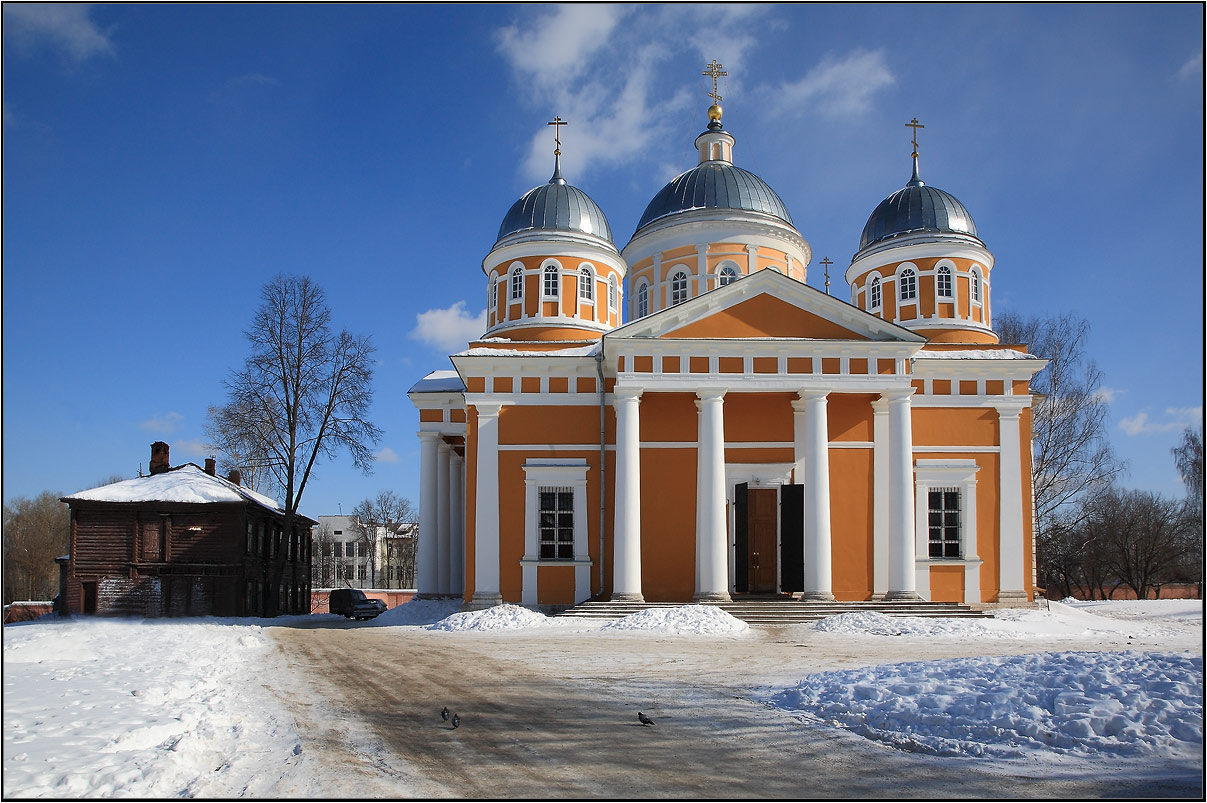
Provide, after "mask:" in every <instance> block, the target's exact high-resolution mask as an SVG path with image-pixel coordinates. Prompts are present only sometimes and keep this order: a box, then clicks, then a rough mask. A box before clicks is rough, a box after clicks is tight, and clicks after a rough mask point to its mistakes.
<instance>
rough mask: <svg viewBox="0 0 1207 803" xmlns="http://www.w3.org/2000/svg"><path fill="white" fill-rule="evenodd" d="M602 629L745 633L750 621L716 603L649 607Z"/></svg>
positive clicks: (614, 621)
mask: <svg viewBox="0 0 1207 803" xmlns="http://www.w3.org/2000/svg"><path fill="white" fill-rule="evenodd" d="M600 630H654V631H657V632H659V633H671V634H675V635H693V636H694V635H699V636H721V635H728V634H731V633H745V632H746V631H748V630H750V625H748V624H746V623H745V622H743V621H742V620H741V619H738V618H736V617H733V616H731V615H729V614H728V613H726V612H725V611H723V610H721V609H720V608H717V607H714V606H712V605H684V606H681V607H678V608H647V609H645V610H644V611H638V612H637V613H631V614H629V615H628V616H625V617H624V618H622V619H615V620H613V621H611V622H608V623H607V624H605V625H603V626H602V627H601V628H600Z"/></svg>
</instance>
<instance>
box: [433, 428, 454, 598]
mask: <svg viewBox="0 0 1207 803" xmlns="http://www.w3.org/2000/svg"><path fill="white" fill-rule="evenodd" d="M450 451H452V449H451V447H450V446H449V445H448V444H447V443H446V442H444V441H443V440H441V441H440V447H439V451H438V452H437V453H436V512H437V516H438V520H437V522H436V532H437V533H438V536H437V539H438V540H437V548H436V555H437V569H436V593H438V594H439V595H440V596H442V597H447V596H448V593H449V562H448V560H449V534H450V532H451V530H450V528H449V476H448V471H449V469H448V455H449V452H450Z"/></svg>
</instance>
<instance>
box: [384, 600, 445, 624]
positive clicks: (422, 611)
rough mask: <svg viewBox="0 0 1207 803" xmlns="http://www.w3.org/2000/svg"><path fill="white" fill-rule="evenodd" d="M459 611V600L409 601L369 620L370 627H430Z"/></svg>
mask: <svg viewBox="0 0 1207 803" xmlns="http://www.w3.org/2000/svg"><path fill="white" fill-rule="evenodd" d="M459 610H461V600H459V599H410V600H407V601H406V602H404V603H403V604H401V605H398V606H396V607H393V608H390V610H388V611H386V612H385V613H383V614H381V615H380V616H378V617H377V618H375V619H373V620H371V622H370V623H369V624H372V625H430V624H432V623H433V622H439V621H440V620H441V619H444V618H445V617H446V616H448V615H450V614H454V613H456V612H457V611H459Z"/></svg>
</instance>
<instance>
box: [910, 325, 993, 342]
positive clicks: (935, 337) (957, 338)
mask: <svg viewBox="0 0 1207 803" xmlns="http://www.w3.org/2000/svg"><path fill="white" fill-rule="evenodd" d="M914 331H915V332H917V333H918V334H920V335H922V336H923V337H925V338H926V339H927V340H930V341H932V342H935V343H978V344H981V343H985V344H989V343H997V342H998V340H997V335H995V334H993V333H992V332H977V331H975V330H972V329H915V330H914Z"/></svg>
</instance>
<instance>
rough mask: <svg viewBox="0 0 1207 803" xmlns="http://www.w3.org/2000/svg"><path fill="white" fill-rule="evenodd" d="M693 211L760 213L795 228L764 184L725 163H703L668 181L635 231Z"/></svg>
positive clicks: (648, 207)
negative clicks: (734, 210) (670, 216)
mask: <svg viewBox="0 0 1207 803" xmlns="http://www.w3.org/2000/svg"><path fill="white" fill-rule="evenodd" d="M695 209H740V210H743V211H747V212H760V213H762V214H765V215H771V216H772V217H776V218H779V219H780V220H782V221H783V222H785V223H787V224H788V225H789V226H794V224H793V223H792V216H791V215H790V214H788V207H787V206H785V205H784V202H783V200H782V199H781V198H780V197H779V195H778V194H776V192H775V190H773V189H771V187H770V186H768V184H767V182H765V181H763V180H762V179H761V178H759V177H758V176H756V175H755V174H754V173H751V172H750V171H749V170H743V169H742V168H740V167H738V166H737V165H734V164H732V163H730V162H725V161H719V160H716V161H707V162H702V163H700V164H698V165H696V166H695V167H693V168H692V169H691V170H687V171H685V172H683V173H680V174H679V175H677V176H675V177H674V178H673V179H671V180H670V183H668V184H667V185H666V186H665V187H663V188H662V189H661V190H659V191H658V194H657V195H655V196H654V199H653V200H652V201H650V203H649V205H648V206H647V207H646V208H645V213H644V214H643V215H642V216H641V220H640V221H639V222H638V223H637V230H638V231H640V230H641V229H642V228H643V227H644V226H646V225H647V224H649V223H653V222H654V221H656V220H660V219H662V218H664V217H667V216H668V215H675V214H679V213H681V212H689V211H692V210H695Z"/></svg>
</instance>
